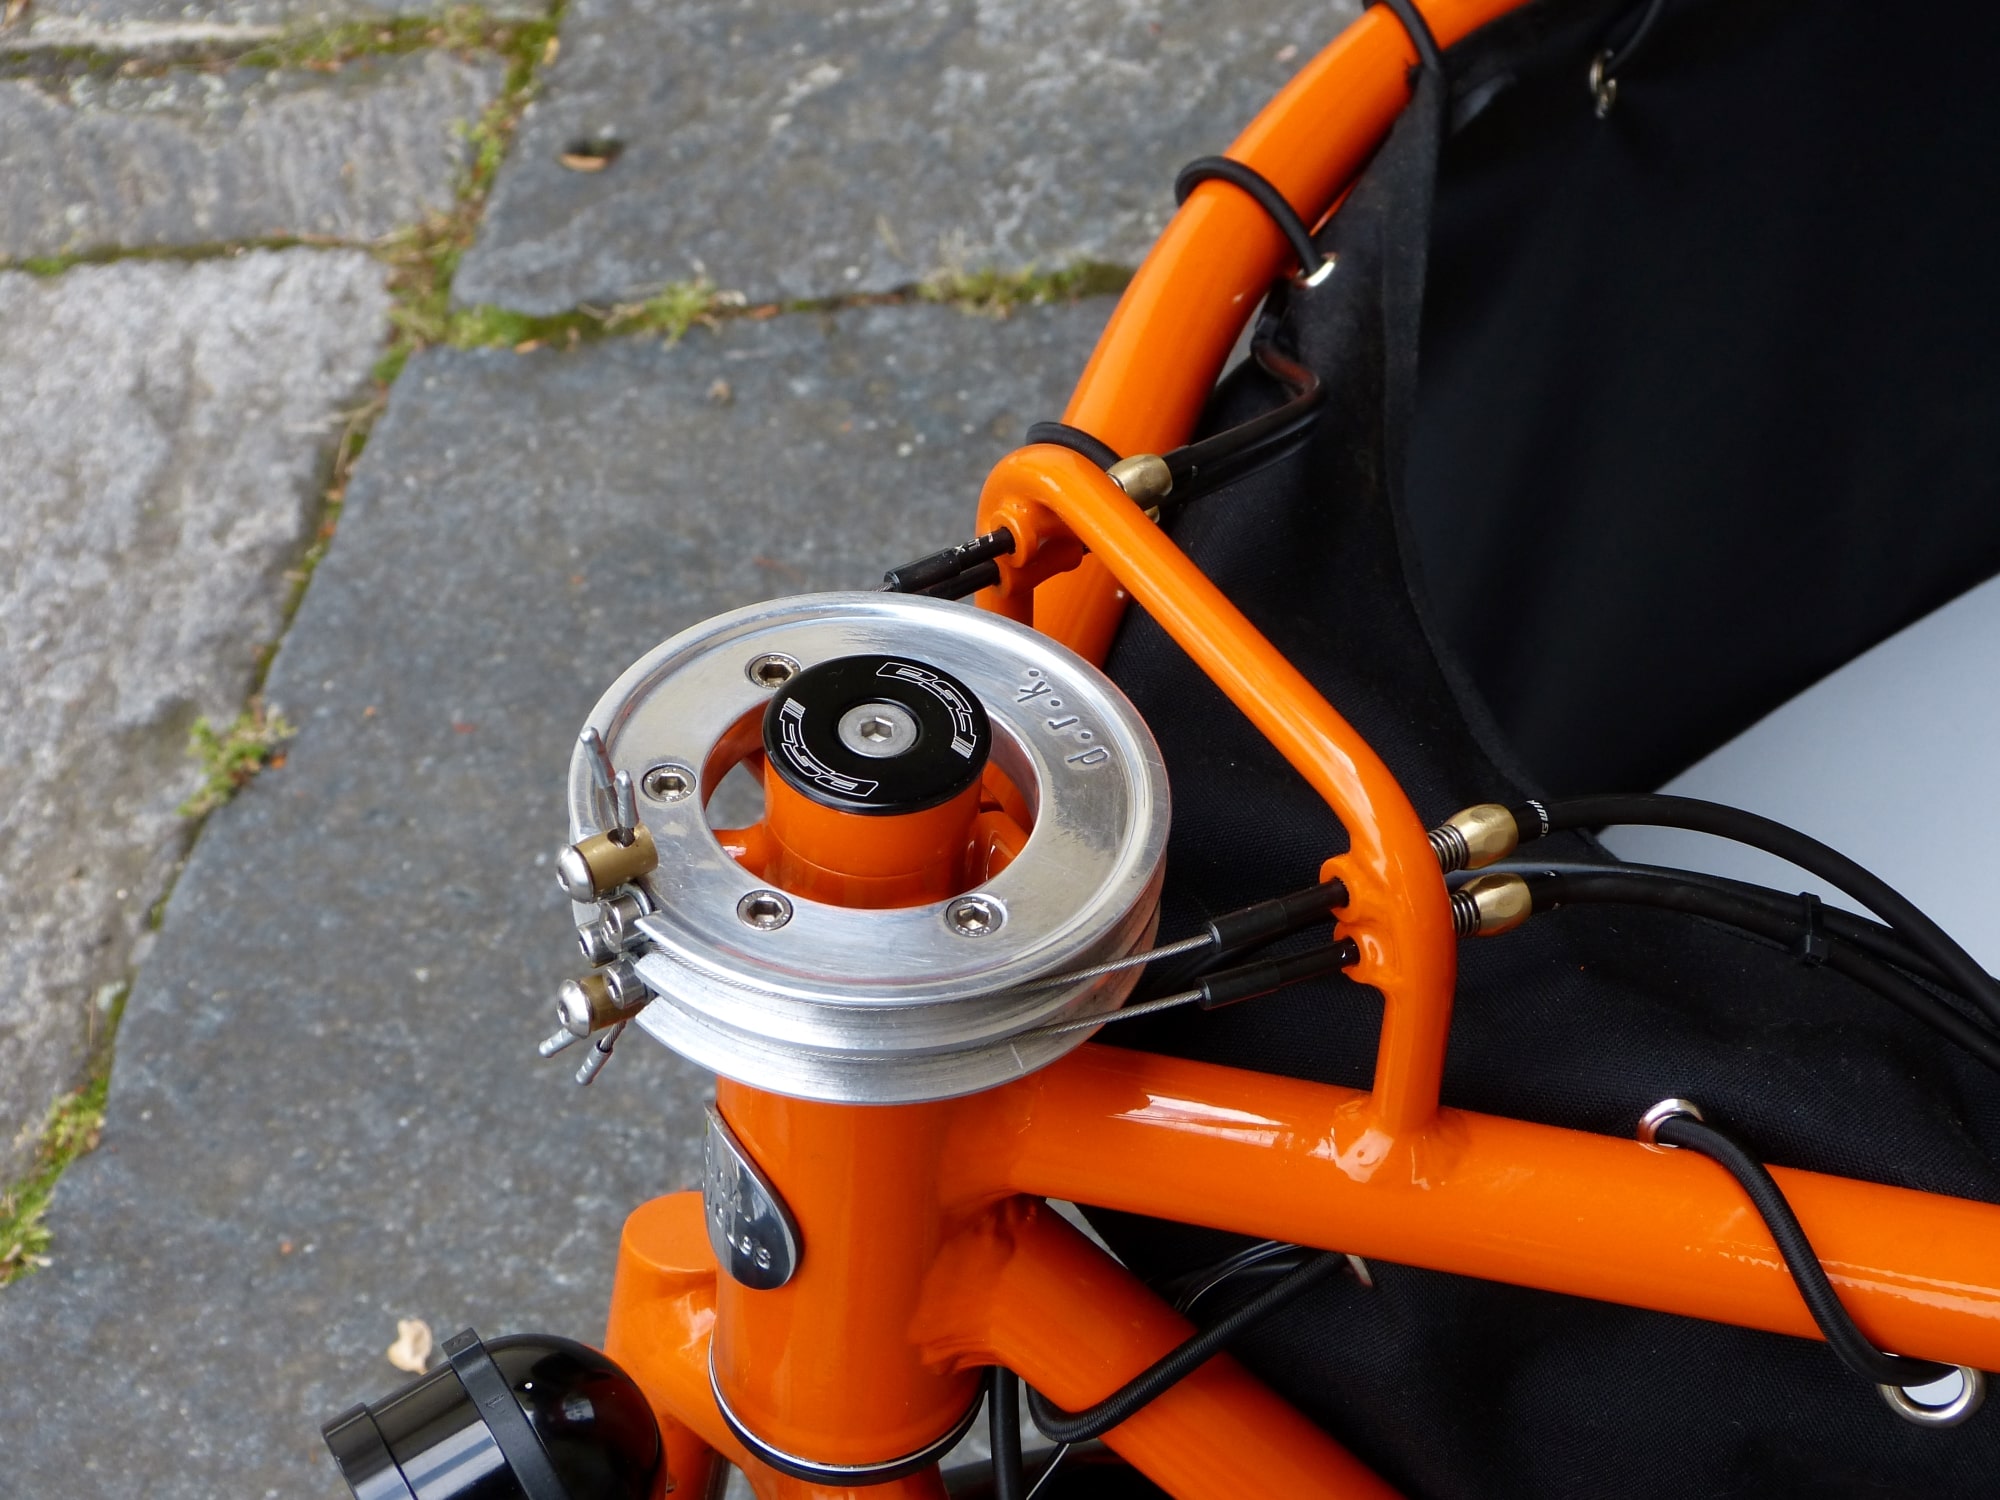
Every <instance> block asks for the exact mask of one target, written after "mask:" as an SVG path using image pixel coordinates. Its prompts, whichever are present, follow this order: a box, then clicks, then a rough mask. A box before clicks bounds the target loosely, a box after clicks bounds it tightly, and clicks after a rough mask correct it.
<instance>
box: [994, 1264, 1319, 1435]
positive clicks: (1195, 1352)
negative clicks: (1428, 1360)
mask: <svg viewBox="0 0 2000 1500" xmlns="http://www.w3.org/2000/svg"><path fill="white" fill-rule="evenodd" d="M1346 1264H1347V1258H1346V1257H1345V1256H1341V1255H1335V1254H1333V1253H1331V1252H1325V1253H1322V1254H1319V1255H1316V1256H1314V1257H1313V1258H1312V1259H1311V1260H1309V1261H1307V1262H1306V1263H1305V1264H1304V1265H1302V1266H1300V1267H1299V1268H1298V1270H1296V1271H1294V1272H1292V1273H1291V1274H1290V1275H1289V1276H1287V1277H1285V1279H1284V1280H1282V1281H1280V1282H1278V1283H1276V1284H1275V1285H1273V1286H1271V1287H1268V1288H1267V1289H1265V1290H1264V1291H1261V1292H1259V1293H1258V1294H1257V1295H1256V1296H1255V1297H1252V1298H1251V1299H1250V1300H1249V1301H1248V1302H1246V1303H1244V1304H1243V1305H1242V1306H1241V1307H1239V1308H1237V1309H1236V1311H1235V1312H1233V1313H1231V1314H1230V1315H1229V1316H1228V1317H1226V1318H1224V1319H1223V1320H1222V1321H1221V1322H1219V1323H1217V1324H1216V1325H1215V1326H1214V1327H1212V1328H1209V1329H1207V1330H1205V1331H1204V1332H1201V1333H1197V1334H1196V1335H1195V1336H1194V1337H1193V1338H1190V1339H1188V1340H1187V1341H1186V1342H1185V1343H1183V1344H1180V1345H1178V1346H1176V1347H1175V1348H1174V1349H1172V1350H1170V1351H1169V1352H1168V1353H1166V1354H1164V1355H1162V1356H1161V1357H1160V1358H1159V1359H1157V1360H1155V1361H1154V1362H1153V1363H1152V1364H1150V1365H1148V1366H1147V1367H1146V1368H1145V1369H1144V1370H1142V1371H1141V1372H1140V1373H1139V1374H1138V1375H1136V1376H1134V1377H1133V1378H1132V1379H1131V1380H1130V1381H1128V1382H1127V1383H1126V1384H1124V1385H1121V1386H1120V1387H1119V1388H1118V1389H1117V1390H1115V1391H1113V1392H1112V1393H1111V1394H1110V1395H1108V1396H1106V1397H1105V1398H1104V1399H1103V1400H1102V1401H1100V1402H1098V1403H1097V1404H1096V1405H1095V1406H1089V1407H1085V1408H1084V1409H1083V1410H1082V1411H1064V1410H1063V1409H1062V1408H1061V1407H1059V1406H1057V1405H1056V1404H1055V1403H1054V1402H1052V1401H1050V1400H1049V1399H1048V1397H1046V1396H1044V1395H1043V1394H1042V1393H1041V1392H1040V1391H1038V1390H1036V1389H1035V1388H1034V1387H1033V1386H1030V1387H1029V1388H1028V1415H1029V1416H1031V1417H1032V1418H1034V1421H1035V1426H1036V1427H1037V1428H1039V1429H1040V1430H1041V1434H1042V1436H1043V1437H1045V1438H1047V1439H1049V1441H1050V1442H1054V1443H1087V1442H1089V1441H1090V1440H1091V1439H1092V1438H1096V1437H1102V1436H1103V1435H1104V1434H1105V1433H1107V1432H1109V1431H1110V1430H1111V1429H1112V1428H1114V1427H1116V1426H1117V1425H1118V1424H1119V1423H1120V1422H1124V1421H1128V1420H1129V1419H1130V1418H1131V1417H1132V1416H1133V1415H1134V1414H1135V1413H1136V1412H1138V1411H1139V1410H1140V1408H1142V1407H1144V1406H1145V1405H1147V1404H1148V1403H1149V1402H1151V1401H1152V1400H1154V1399H1155V1398H1156V1397H1158V1396H1159V1395H1160V1394H1161V1393H1162V1392H1164V1391H1166V1390H1168V1389H1169V1388H1170V1387H1172V1386H1174V1385H1177V1384H1179V1383H1180V1382H1181V1381H1182V1380H1185V1379H1186V1378H1187V1377H1188V1376H1190V1375H1192V1374H1193V1373H1194V1372H1195V1371H1196V1370H1198V1369H1200V1368H1201V1367H1202V1366H1203V1365H1205V1364H1207V1363H1208V1361H1209V1360H1210V1359H1212V1358H1213V1357H1214V1356H1215V1355H1216V1354H1218V1353H1220V1352H1221V1350H1222V1348H1223V1346H1224V1345H1225V1344H1227V1343H1228V1342H1229V1341H1230V1340H1231V1339H1233V1338H1235V1337H1236V1335H1237V1334H1239V1333H1241V1332H1242V1331H1243V1330H1244V1329H1246V1328H1248V1327H1250V1325H1251V1324H1253V1323H1259V1322H1262V1321H1263V1320H1264V1319H1265V1318H1267V1317H1269V1316H1270V1315H1271V1314H1272V1313H1274V1312H1276V1311H1277V1310H1278V1309H1279V1308H1281V1307H1283V1306H1284V1305H1285V1304H1286V1303H1287V1302H1290V1301H1291V1300H1292V1299H1293V1298H1294V1297H1296V1296H1298V1295H1299V1293H1301V1292H1303V1291H1306V1290H1307V1289H1308V1288H1310V1287H1312V1286H1313V1285H1314V1284H1315V1283H1317V1282H1319V1281H1321V1280H1323V1279H1325V1278H1326V1277H1327V1276H1329V1275H1331V1274H1332V1273H1333V1272H1335V1271H1338V1270H1339V1269H1340V1268H1341V1267H1343V1266H1345V1265H1346Z"/></svg>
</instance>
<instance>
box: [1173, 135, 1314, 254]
mask: <svg viewBox="0 0 2000 1500" xmlns="http://www.w3.org/2000/svg"><path fill="white" fill-rule="evenodd" d="M1204 182H1226V183H1228V184H1229V185H1230V186H1231V187H1236V188H1241V189H1242V190H1243V191H1244V192H1246V193H1248V194H1249V195H1250V196H1251V197H1252V198H1254V199H1255V200H1256V202H1257V206H1258V207H1259V208H1261V209H1263V210H1264V212H1265V213H1267V214H1269V215H1270V216H1271V220H1272V222H1273V223H1275V224H1276V225H1277V226H1278V228H1279V229H1280V230H1282V231H1283V232H1284V236H1285V238H1286V239H1287V240H1288V241H1290V243H1291V247H1292V254H1293V255H1295V256H1297V257H1298V261H1299V274H1300V275H1301V276H1311V275H1312V274H1313V273H1314V272H1315V271H1317V270H1319V268H1320V266H1321V264H1322V263H1324V261H1325V260H1326V256H1325V255H1324V254H1323V253H1322V252H1321V250H1320V248H1319V246H1317V245H1315V244H1314V243H1313V237H1312V230H1311V229H1310V228H1309V227H1308V226H1307V224H1306V221H1305V220H1304V219H1302V218H1300V217H1299V211H1298V210H1297V209H1295V208H1293V207H1292V205H1291V200H1290V199H1288V198H1286V197H1285V195H1284V194H1283V193H1281V192H1279V191H1278V190H1277V188H1276V187H1274V186H1272V184H1271V180H1270V179H1269V178H1267V177H1265V176H1264V175H1263V174H1262V173H1261V172H1259V171H1257V170H1256V169H1255V168H1253V167H1247V166H1245V165H1244V164H1243V163H1242V162H1240V161H1236V160H1234V159H1232V158H1230V157H1227V156H1197V157H1196V158H1195V159H1194V160H1193V161H1191V162H1189V163H1188V164H1187V165H1186V166H1184V167H1182V168H1181V169H1180V171H1179V173H1177V174H1176V175H1175V177H1174V202H1175V203H1185V202H1187V198H1188V194H1189V193H1191V192H1193V191H1194V190H1195V189H1196V188H1197V187H1199V186H1201V184H1202V183H1204Z"/></svg>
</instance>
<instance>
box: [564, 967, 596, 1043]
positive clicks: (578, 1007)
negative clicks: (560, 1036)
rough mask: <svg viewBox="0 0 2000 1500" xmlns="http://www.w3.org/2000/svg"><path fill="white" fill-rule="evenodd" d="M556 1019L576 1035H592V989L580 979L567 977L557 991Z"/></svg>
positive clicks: (570, 1032)
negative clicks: (585, 985) (586, 986)
mask: <svg viewBox="0 0 2000 1500" xmlns="http://www.w3.org/2000/svg"><path fill="white" fill-rule="evenodd" d="M556 1019H557V1020H558V1021H560V1022H562V1028H563V1030H564V1031H567V1032H568V1033H569V1034H570V1035H571V1036H574V1037H587V1036H589V1035H590V991H589V990H587V989H585V988H584V982H583V981H582V980H580V979H566V980H564V981H563V987H562V988H561V989H559V990H557V991H556Z"/></svg>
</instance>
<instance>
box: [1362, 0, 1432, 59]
mask: <svg viewBox="0 0 2000 1500" xmlns="http://www.w3.org/2000/svg"><path fill="white" fill-rule="evenodd" d="M1368 3H1369V4H1370V5H1379V6H1381V7H1382V8H1383V9H1384V10H1386V11H1388V12H1389V13H1390V14H1392V15H1393V16H1395V18H1396V19H1397V20H1399V21H1401V22H1402V23H1403V30H1405V31H1407V32H1408V33H1409V34H1410V45H1411V46H1413V47H1415V48H1416V49H1417V66H1418V67H1420V68H1429V69H1430V70H1431V72H1433V73H1435V74H1436V75H1437V76H1438V77H1439V78H1440V79H1442V78H1443V77H1444V54H1443V53H1441V52H1440V51H1439V50H1438V44H1437V38H1436V37H1435V36H1433V35H1432V34H1431V26H1430V22H1428V21H1426V20H1425V19H1424V13H1423V12H1422V11H1420V10H1418V9H1417V7H1416V4H1415V0H1368Z"/></svg>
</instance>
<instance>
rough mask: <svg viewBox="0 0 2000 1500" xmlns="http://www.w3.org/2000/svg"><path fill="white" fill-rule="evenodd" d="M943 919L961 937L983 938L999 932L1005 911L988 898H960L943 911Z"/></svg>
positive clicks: (1005, 914) (996, 902)
mask: <svg viewBox="0 0 2000 1500" xmlns="http://www.w3.org/2000/svg"><path fill="white" fill-rule="evenodd" d="M944 919H945V922H946V923H947V924H948V925H949V926H950V928H951V930H952V931H953V932H955V933H957V934H959V936H961V937H985V936H986V934H987V933H989V932H998V931H999V930H1000V924H1001V923H1002V922H1004V921H1006V920H1007V911H1006V908H1005V907H1003V906H1001V904H1000V903H999V902H998V901H995V900H993V899H992V898H991V897H990V896H960V897H959V898H958V899H957V900H956V901H954V902H952V903H951V905H949V906H947V907H946V908H945V909H944Z"/></svg>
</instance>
